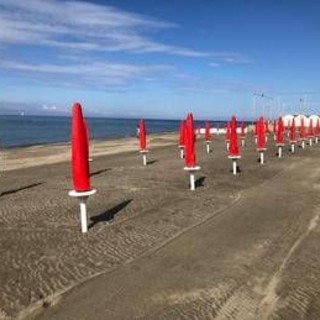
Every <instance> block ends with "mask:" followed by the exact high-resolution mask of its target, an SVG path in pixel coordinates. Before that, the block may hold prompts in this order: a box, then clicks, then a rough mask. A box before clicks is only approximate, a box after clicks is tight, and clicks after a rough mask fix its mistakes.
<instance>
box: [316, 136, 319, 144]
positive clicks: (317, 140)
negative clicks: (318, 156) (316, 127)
mask: <svg viewBox="0 0 320 320" xmlns="http://www.w3.org/2000/svg"><path fill="white" fill-rule="evenodd" d="M318 143H319V137H318V136H316V144H318Z"/></svg>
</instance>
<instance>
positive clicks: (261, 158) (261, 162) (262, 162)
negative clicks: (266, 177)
mask: <svg viewBox="0 0 320 320" xmlns="http://www.w3.org/2000/svg"><path fill="white" fill-rule="evenodd" d="M260 164H264V151H260Z"/></svg>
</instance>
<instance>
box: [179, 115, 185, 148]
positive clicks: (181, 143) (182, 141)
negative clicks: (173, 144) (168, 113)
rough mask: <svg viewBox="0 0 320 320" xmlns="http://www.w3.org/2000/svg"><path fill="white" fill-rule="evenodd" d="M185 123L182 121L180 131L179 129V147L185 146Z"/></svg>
mask: <svg viewBox="0 0 320 320" xmlns="http://www.w3.org/2000/svg"><path fill="white" fill-rule="evenodd" d="M184 136H185V122H184V120H182V121H181V122H180V129H179V146H184V144H185V137H184Z"/></svg>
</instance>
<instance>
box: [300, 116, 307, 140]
mask: <svg viewBox="0 0 320 320" xmlns="http://www.w3.org/2000/svg"><path fill="white" fill-rule="evenodd" d="M305 138H306V127H305V126H304V119H301V125H300V139H305Z"/></svg>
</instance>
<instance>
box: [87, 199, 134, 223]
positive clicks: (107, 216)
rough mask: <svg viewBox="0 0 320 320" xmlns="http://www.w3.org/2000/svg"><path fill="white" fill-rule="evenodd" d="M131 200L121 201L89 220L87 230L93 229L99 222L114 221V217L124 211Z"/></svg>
mask: <svg viewBox="0 0 320 320" xmlns="http://www.w3.org/2000/svg"><path fill="white" fill-rule="evenodd" d="M132 200H133V199H129V200H126V201H123V202H121V203H119V204H117V205H116V206H114V207H113V208H111V209H108V210H106V211H105V212H103V213H100V214H98V215H96V216H93V217H91V218H90V220H91V223H90V224H89V226H88V228H89V229H90V228H93V227H94V226H95V225H96V224H98V223H100V222H109V221H111V220H113V219H114V217H115V215H116V214H118V213H119V212H120V211H121V210H122V209H124V208H125V207H126V206H127V205H128V204H129V203H130V202H131V201H132Z"/></svg>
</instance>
